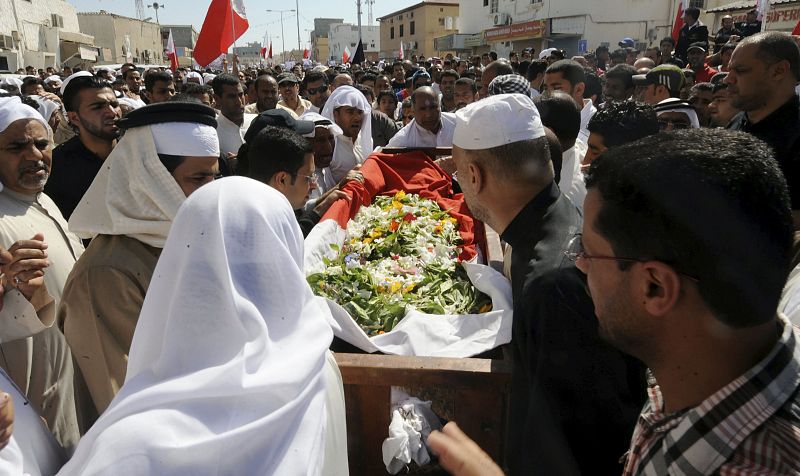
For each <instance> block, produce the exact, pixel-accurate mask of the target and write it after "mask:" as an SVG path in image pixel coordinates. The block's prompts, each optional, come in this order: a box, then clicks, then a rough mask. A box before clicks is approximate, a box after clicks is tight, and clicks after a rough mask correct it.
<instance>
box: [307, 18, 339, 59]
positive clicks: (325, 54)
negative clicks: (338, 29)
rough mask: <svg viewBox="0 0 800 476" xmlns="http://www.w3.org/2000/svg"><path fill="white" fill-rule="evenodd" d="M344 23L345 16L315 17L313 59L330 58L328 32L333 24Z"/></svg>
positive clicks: (312, 38)
mask: <svg viewBox="0 0 800 476" xmlns="http://www.w3.org/2000/svg"><path fill="white" fill-rule="evenodd" d="M340 23H344V19H343V18H315V19H314V31H312V32H311V59H312V60H315V61H325V60H327V59H328V58H330V47H329V45H328V33H330V31H331V25H336V24H340Z"/></svg>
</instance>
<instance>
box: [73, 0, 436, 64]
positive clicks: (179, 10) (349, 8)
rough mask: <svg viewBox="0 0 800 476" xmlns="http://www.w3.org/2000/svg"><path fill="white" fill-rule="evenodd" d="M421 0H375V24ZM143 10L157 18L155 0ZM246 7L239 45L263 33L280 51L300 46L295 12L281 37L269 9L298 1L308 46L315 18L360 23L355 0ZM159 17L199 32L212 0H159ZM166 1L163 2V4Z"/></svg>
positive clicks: (90, 5)
mask: <svg viewBox="0 0 800 476" xmlns="http://www.w3.org/2000/svg"><path fill="white" fill-rule="evenodd" d="M67 1H68V2H69V3H71V4H72V5H74V6H75V7H76V8H77V9H78V12H97V11H100V10H105V11H107V12H109V13H116V14H118V15H124V16H127V17H132V18H136V1H135V0H67ZM419 1H421V0H391V1H388V0H375V3H374V4H373V6H372V13H373V23H372V24H373V25H377V24H378V23H377V21H375V19H376V18H378V17H381V16H383V15H386V14H389V13H392V12H394V11H397V10H401V9H403V8H406V7H409V6H411V5H414V4H416V3H419ZM143 2H144V5H145V7H144V13H145V18H146V17H153V20H152V21H155V17H156V15H155V10H154V9H153V8H152V5H153V3H154V2H153V0H143ZM243 2H244V6H245V9H246V11H247V20H248V22H249V23H250V28H249V29H248V30H247V32H245V34H244V35H242V37H241V38H240V39H239V40H237V42H236V44H237V46H244V45H245V44H246V43H249V42H253V41H257V42H259V43H261V42H263V41H264V37H265V36H266V35H269V37H270V38H271V39H272V42H273V51H274V52H275V53H278V52H280V51H281V50H282V45H283V42H285V44H286V50H291V49H294V48H297V20H298V17H297V15H296V14H295V12H284V13H283V30H284V34H285V37H284V38H283V41H281V20H280V18H281V15H280V13H274V12H267V11H266V10H268V9H272V10H289V9H295V8H297V7H296V3H295V2H297V3H298V4H299V10H300V15H299V20H300V37H301V42H300V44H301V46H302V47H303V48H308V47H309V41H310V40H309V38H310V31H311V30H313V29H314V18H343V19H344V21H345V23H352V24H354V25H355V24H357V19H356V2H355V0H295V1H292V0H285V1H283V2H279V1H275V0H243ZM158 4H159V5H160V7H159V9H158V20H159V21H160V22H161V23H162V24H167V25H170V24H171V25H186V24H190V23H191V24H192V25H194V27H195V29H196V30H197V32H198V33H199V32H200V29H201V27H202V26H203V20H204V19H205V16H206V11H207V10H208V6H209V5H210V4H211V0H163V2H162V1H159V2H158ZM162 4H163V6H161V5H162ZM361 10H362V14H361V24H362V25H367V19H368V17H367V6H366V4H363V3H362V7H361Z"/></svg>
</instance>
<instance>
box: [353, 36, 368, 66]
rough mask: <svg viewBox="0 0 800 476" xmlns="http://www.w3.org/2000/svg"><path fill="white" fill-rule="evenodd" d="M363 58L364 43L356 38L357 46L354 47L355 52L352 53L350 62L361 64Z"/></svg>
mask: <svg viewBox="0 0 800 476" xmlns="http://www.w3.org/2000/svg"><path fill="white" fill-rule="evenodd" d="M364 60H365V58H364V45H362V44H361V40H358V48H356V54H354V55H353V59H351V60H350V64H361V63H363V62H364Z"/></svg>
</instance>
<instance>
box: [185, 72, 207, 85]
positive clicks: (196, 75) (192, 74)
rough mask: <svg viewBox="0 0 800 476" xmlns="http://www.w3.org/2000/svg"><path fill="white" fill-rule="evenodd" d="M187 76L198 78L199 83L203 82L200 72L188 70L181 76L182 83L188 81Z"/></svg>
mask: <svg viewBox="0 0 800 476" xmlns="http://www.w3.org/2000/svg"><path fill="white" fill-rule="evenodd" d="M189 78H197V79H199V80H200V84H205V83H204V82H203V76H201V75H200V73H198V72H197V71H190V72H188V73H186V76H184V77H183V84H186V83H187V82H189Z"/></svg>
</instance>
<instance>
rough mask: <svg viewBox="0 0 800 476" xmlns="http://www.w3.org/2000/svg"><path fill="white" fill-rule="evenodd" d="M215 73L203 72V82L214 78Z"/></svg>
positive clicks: (209, 81) (208, 81)
mask: <svg viewBox="0 0 800 476" xmlns="http://www.w3.org/2000/svg"><path fill="white" fill-rule="evenodd" d="M216 77H217V75H216V74H213V73H203V84H209V83H211V81H213V80H214V78H216Z"/></svg>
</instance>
